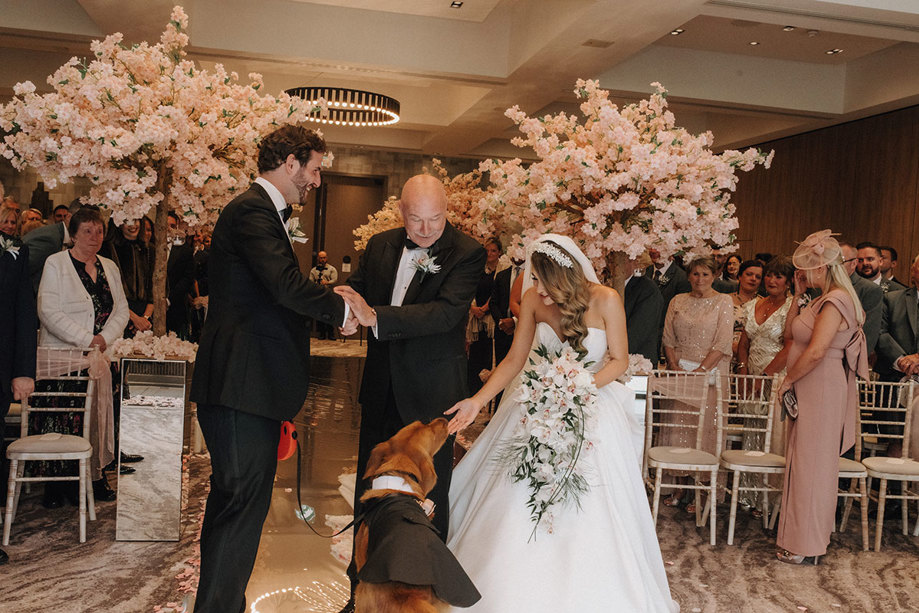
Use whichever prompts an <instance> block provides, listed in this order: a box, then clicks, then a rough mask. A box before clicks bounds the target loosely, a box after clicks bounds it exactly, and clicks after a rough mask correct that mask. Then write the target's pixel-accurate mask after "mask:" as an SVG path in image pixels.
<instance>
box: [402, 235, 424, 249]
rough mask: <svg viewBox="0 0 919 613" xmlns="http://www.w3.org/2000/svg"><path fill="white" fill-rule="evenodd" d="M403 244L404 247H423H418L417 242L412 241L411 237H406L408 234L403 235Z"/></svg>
mask: <svg viewBox="0 0 919 613" xmlns="http://www.w3.org/2000/svg"><path fill="white" fill-rule="evenodd" d="M404 245H405V248H406V249H424V247H419V246H418V243H416V242H415V241H413V240H412V239H410V238H409V237H408V234H406V235H405V243H404Z"/></svg>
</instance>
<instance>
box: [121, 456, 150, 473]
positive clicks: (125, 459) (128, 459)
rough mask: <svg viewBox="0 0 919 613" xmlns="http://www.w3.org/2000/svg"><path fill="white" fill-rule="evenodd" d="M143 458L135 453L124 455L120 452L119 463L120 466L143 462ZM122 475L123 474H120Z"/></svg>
mask: <svg viewBox="0 0 919 613" xmlns="http://www.w3.org/2000/svg"><path fill="white" fill-rule="evenodd" d="M143 460H144V456H142V455H137V454H135V453H125V452H123V451H122V452H121V463H122V464H133V463H134V462H143ZM122 474H124V473H122Z"/></svg>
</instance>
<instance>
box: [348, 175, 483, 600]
mask: <svg viewBox="0 0 919 613" xmlns="http://www.w3.org/2000/svg"><path fill="white" fill-rule="evenodd" d="M399 207H400V208H399V210H400V212H401V213H402V220H403V223H404V224H405V227H404V228H395V229H393V230H387V231H386V232H381V233H380V234H377V235H375V236H373V237H371V239H370V241H368V243H367V248H366V250H365V251H364V253H363V255H361V259H360V263H359V265H358V268H357V270H356V271H355V272H354V273H353V274H352V275H351V276H350V278H349V279H348V285H347V286H338V287H336V288H335V291H336V292H340V293H341V294H343V295H344V296H345V297H346V298H347V299H348V301H349V304H350V305H351V307H352V308H353V309H354V311H355V315H356V316H357V318H358V320H359V321H360V323H361V325H364V326H367V327H369V328H371V329H372V331H373V333H372V334H371V335H369V337H368V345H367V361H366V363H365V365H364V376H363V380H362V381H361V391H360V397H359V399H360V403H361V432H360V442H359V447H358V456H357V474H358V476H359V477H360V476H363V474H364V470H365V467H366V466H367V460H368V459H369V457H370V452H371V450H372V449H373V448H374V447H375V446H376V445H377V444H378V443H381V442H383V441H385V440H387V439H388V438H390V437H391V436H392V435H393V434H395V433H396V432H398V431H399V430H400V429H401V428H402V427H403V426H404V425H406V424H409V423H411V422H413V421H415V420H423V421H430V420H431V419H433V418H435V417H440V416H441V415H442V414H443V412H444V411H446V410H447V409H449V408H450V407H452V406H453V405H454V404H455V403H456V402H458V401H459V400H462V399H463V398H466V397H467V396H468V395H469V389H468V384H467V376H466V375H467V369H466V351H465V333H464V332H465V328H466V316H467V315H468V313H469V304H470V303H471V302H472V299H473V297H474V296H475V290H476V286H477V285H478V283H479V279H480V278H481V276H482V269H483V268H484V267H485V249H483V248H482V246H481V245H479V244H478V243H477V242H476V241H475V240H473V239H471V238H469V237H468V236H466V235H465V234H463V233H461V232H460V231H459V230H457V229H455V228H454V227H453V226H452V225H450V224H449V223H448V222H447V195H446V193H445V192H444V186H443V183H441V182H440V180H438V179H437V178H435V177H432V176H430V175H417V176H414V177H412V178H411V179H409V180H408V181H406V183H405V186H404V187H403V188H402V199H401V201H400V204H399ZM435 267H436V268H435ZM453 443H454V437H453V436H452V435H451V436H450V437H449V438H448V439H447V442H446V443H445V444H444V446H443V447H441V449H440V451H439V452H438V453H437V455H436V456H435V457H434V470H435V472H436V473H437V485H436V486H435V487H434V489H433V490H432V491H431V493H430V494H429V498H430V499H431V500H432V501H434V503H435V504H436V506H437V512H436V513H435V514H434V519H433V522H434V525H435V527H436V528H437V529H438V530H439V531H440V534H439V536H440V538H441V539H444V540H446V538H447V528H448V526H449V521H450V505H449V502H448V500H447V492H448V491H449V490H450V478H451V477H452V475H453ZM364 491H365V488H364V484H363V483H362V482H361V481H360V480H358V483H357V487H356V488H355V506H354V510H355V513H360V511H361V503H360V497H361V495H362V494H363V493H364ZM348 576H349V578H350V579H351V586H352V595H353V589H354V587H356V575H355V572H354V564H351V566H349V567H348ZM343 610H344V611H353V610H354V602H353V598H352V599H351V600H350V601H349V602H348V604H347V605H346V606H345V608H344V609H343Z"/></svg>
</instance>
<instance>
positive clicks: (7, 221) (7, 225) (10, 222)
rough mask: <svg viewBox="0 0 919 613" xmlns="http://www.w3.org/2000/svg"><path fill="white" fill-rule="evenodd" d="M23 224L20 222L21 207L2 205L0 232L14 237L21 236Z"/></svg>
mask: <svg viewBox="0 0 919 613" xmlns="http://www.w3.org/2000/svg"><path fill="white" fill-rule="evenodd" d="M20 230H21V226H20V223H19V209H16V208H13V207H11V206H7V205H6V204H3V205H0V232H3V233H4V234H6V235H7V236H10V237H13V238H19V235H20Z"/></svg>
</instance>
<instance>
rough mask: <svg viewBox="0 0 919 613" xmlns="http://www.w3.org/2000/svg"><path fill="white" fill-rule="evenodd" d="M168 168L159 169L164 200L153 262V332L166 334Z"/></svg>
mask: <svg viewBox="0 0 919 613" xmlns="http://www.w3.org/2000/svg"><path fill="white" fill-rule="evenodd" d="M169 174H170V173H169V171H168V170H167V169H166V168H162V167H161V168H159V169H157V180H156V189H157V190H158V191H159V192H160V193H161V194H163V200H162V202H160V203H159V206H157V207H156V217H155V218H154V220H153V231H154V235H155V236H156V243H155V244H154V264H153V334H155V335H156V336H163V335H164V334H166V262H167V260H168V259H169V240H170V238H169V221H168V220H169V184H170V183H171V182H172V181H171V177H170V176H169Z"/></svg>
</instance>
